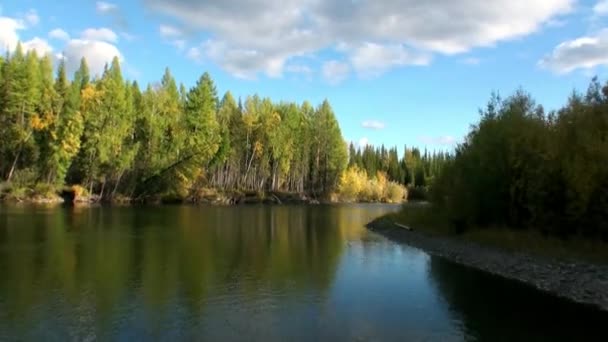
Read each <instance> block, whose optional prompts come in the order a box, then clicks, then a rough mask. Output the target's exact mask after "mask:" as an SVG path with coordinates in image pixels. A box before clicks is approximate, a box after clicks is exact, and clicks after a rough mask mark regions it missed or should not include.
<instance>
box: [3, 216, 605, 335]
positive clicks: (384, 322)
mask: <svg viewBox="0 0 608 342" xmlns="http://www.w3.org/2000/svg"><path fill="white" fill-rule="evenodd" d="M396 209H398V208H397V207H395V206H383V205H360V206H357V205H354V206H315V207H311V206H244V207H230V208H221V207H190V206H175V207H142V208H103V207H102V208H78V207H75V208H40V207H36V208H31V207H30V208H28V207H6V206H0V341H7V340H8V341H12V340H32V341H38V340H45V341H65V340H92V339H99V340H125V341H130V340H217V341H231V340H260V341H285V340H298V341H300V340H302V341H311V340H332V341H333V340H363V341H366V340H381V341H403V340H441V341H450V340H455V341H458V340H463V339H469V340H479V341H485V340H490V341H500V340H509V341H518V340H550V341H555V340H560V339H562V340H580V337H581V336H583V335H581V331H582V332H583V333H585V334H586V335H584V337H585V338H584V339H585V340H589V339H593V336H594V335H597V336H601V335H604V336H601V337H606V336H605V335H606V334H607V332H605V331H604V330H603V329H604V328H603V325H602V324H603V323H602V322H608V320H607V319H606V315H604V314H598V313H596V312H593V311H589V310H587V309H585V308H581V307H579V306H572V305H569V304H567V303H564V302H563V301H561V300H557V299H555V298H552V297H546V296H543V295H542V294H539V293H538V292H536V291H532V290H530V289H529V288H526V287H521V286H517V285H516V284H513V283H512V282H505V281H502V280H500V279H498V280H497V279H495V278H493V277H488V276H486V275H484V274H480V273H478V272H475V271H471V270H468V269H465V268H462V267H459V266H457V265H453V264H450V263H447V262H445V261H441V260H438V259H435V258H431V257H429V256H428V255H426V254H425V253H423V252H421V251H419V250H416V249H413V248H409V247H407V246H400V245H397V244H395V243H392V242H390V241H388V240H386V239H383V238H381V237H380V236H378V235H375V234H373V233H368V232H367V230H366V229H365V228H364V227H363V225H364V224H365V223H366V222H368V221H370V220H371V219H372V218H374V217H377V216H380V215H381V214H383V213H385V212H387V211H390V210H396ZM590 334H591V335H590ZM590 336H591V337H590ZM604 340H608V339H604Z"/></svg>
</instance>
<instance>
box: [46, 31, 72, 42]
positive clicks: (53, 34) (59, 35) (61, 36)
mask: <svg viewBox="0 0 608 342" xmlns="http://www.w3.org/2000/svg"><path fill="white" fill-rule="evenodd" d="M49 37H50V38H52V39H57V40H66V41H67V40H70V35H69V34H68V33H67V32H65V31H64V30H62V29H60V28H56V29H53V30H52V31H50V32H49Z"/></svg>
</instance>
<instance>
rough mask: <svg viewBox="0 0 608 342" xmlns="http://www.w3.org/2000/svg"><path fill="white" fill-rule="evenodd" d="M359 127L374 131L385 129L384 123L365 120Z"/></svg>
mask: <svg viewBox="0 0 608 342" xmlns="http://www.w3.org/2000/svg"><path fill="white" fill-rule="evenodd" d="M361 127H363V128H368V129H374V130H381V129H384V127H386V125H385V124H384V122H380V121H377V120H367V121H363V122H362V123H361Z"/></svg>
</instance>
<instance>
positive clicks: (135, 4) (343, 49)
mask: <svg viewBox="0 0 608 342" xmlns="http://www.w3.org/2000/svg"><path fill="white" fill-rule="evenodd" d="M0 8H1V12H0V44H1V46H2V47H3V49H6V48H7V47H8V48H10V47H11V46H14V44H15V43H16V41H17V40H20V41H22V42H24V44H25V46H26V48H28V49H36V50H37V51H39V52H43V53H46V52H49V53H52V54H53V55H54V56H55V57H56V58H57V59H58V58H66V60H67V63H68V66H70V67H71V68H74V67H75V65H76V64H77V62H78V60H79V59H80V57H82V56H86V57H87V59H88V60H89V63H90V64H91V65H92V68H93V69H96V70H100V69H101V68H102V66H103V64H104V63H105V62H107V61H109V60H110V59H111V58H112V57H113V56H114V55H116V54H118V55H119V56H120V58H121V60H122V62H123V70H124V73H125V75H126V76H127V77H128V78H131V79H137V80H138V81H139V82H140V83H142V84H146V83H148V82H155V81H157V80H158V79H160V77H161V75H162V72H163V70H164V68H165V66H169V67H170V68H171V70H172V72H173V74H174V75H175V77H176V78H177V80H178V81H182V82H184V83H185V84H186V85H187V86H191V85H193V83H194V82H195V81H196V79H197V78H198V77H199V75H200V74H201V73H203V72H205V71H208V72H209V73H210V74H211V75H212V77H213V78H214V80H215V81H216V84H217V88H218V91H219V92H220V94H221V93H223V92H224V91H226V90H230V91H232V92H233V94H235V95H236V96H243V97H244V96H247V95H250V94H254V93H257V94H259V95H261V96H269V97H271V98H272V99H274V100H277V101H279V100H286V101H298V102H301V101H303V100H310V101H311V102H313V103H314V104H318V103H320V102H321V101H322V100H323V99H324V98H327V99H329V101H330V102H331V103H332V105H333V107H334V110H335V112H336V115H337V117H338V120H339V121H340V125H341V127H342V132H343V135H344V137H345V139H347V140H349V141H354V142H357V143H359V142H361V143H365V142H369V143H372V144H381V143H384V144H386V145H391V146H392V145H398V146H402V145H403V144H407V145H410V146H412V145H416V146H421V147H425V146H426V147H428V148H429V149H450V148H452V147H453V146H454V144H455V143H456V142H458V141H460V140H461V139H462V137H463V136H464V135H465V134H466V132H467V131H468V129H469V126H470V125H471V124H473V123H475V122H476V121H477V119H478V108H480V107H483V106H484V105H485V103H486V102H487V100H488V98H489V95H490V93H491V92H492V91H498V92H500V93H501V94H502V95H508V94H510V93H512V92H513V91H514V90H515V89H517V88H518V87H520V86H521V87H523V88H524V89H525V90H526V91H529V92H530V93H532V95H533V96H534V97H535V99H536V100H537V101H538V102H539V103H541V104H543V105H544V106H545V108H546V109H554V108H557V107H559V106H561V105H562V104H563V103H564V102H565V99H566V98H567V97H568V95H569V94H570V93H571V91H572V90H573V89H574V88H576V89H579V90H581V91H582V90H585V89H586V86H587V84H588V82H589V80H590V78H591V77H592V76H593V75H598V76H599V77H600V78H602V77H604V76H605V73H606V68H605V65H606V64H608V0H600V1H596V0H593V1H576V0H526V1H513V0H493V1H485V2H483V1H477V0H452V1H428V4H427V3H426V2H421V1H417V0H384V1H372V0H333V1H322V0H281V1H279V0H247V1H243V0H240V1H239V0H223V1H217V0H216V1H196V0H174V1H170V0H126V1H105V2H103V1H94V0H56V1H40V0H38V1H34V0H20V1H16V0H15V1H13V0H11V1H3V0H0Z"/></svg>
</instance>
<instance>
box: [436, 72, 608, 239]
mask: <svg viewBox="0 0 608 342" xmlns="http://www.w3.org/2000/svg"><path fill="white" fill-rule="evenodd" d="M434 185H435V186H434V187H433V189H434V190H433V196H434V201H435V204H436V205H438V206H439V207H440V208H442V209H443V210H444V212H445V213H447V215H448V217H449V219H450V220H451V221H452V223H453V224H454V225H455V227H456V228H458V229H459V230H464V229H467V228H469V227H473V226H482V227H488V226H508V227H513V228H520V229H537V230H540V231H542V232H545V233H551V234H554V235H560V236H569V235H582V236H587V237H596V238H598V237H601V238H602V239H604V240H608V84H606V85H604V86H602V85H601V84H600V83H599V82H598V80H597V79H596V78H594V79H593V81H592V82H591V84H590V86H589V88H588V90H587V92H586V94H580V93H577V92H574V93H573V94H572V95H571V96H570V98H569V99H568V101H567V104H566V105H565V106H564V107H563V108H560V109H559V110H557V111H553V112H550V113H545V111H544V110H543V107H542V106H540V105H537V104H536V103H535V101H534V100H533V99H532V98H531V96H530V95H528V94H526V93H524V92H523V91H518V92H516V93H515V94H514V95H512V96H510V97H508V98H507V99H504V100H503V99H500V98H499V97H498V96H493V97H492V99H491V100H490V101H489V103H488V105H487V107H486V108H485V109H483V110H481V121H480V122H479V124H478V125H477V126H475V127H474V128H473V129H472V130H471V132H470V133H469V134H468V136H467V138H466V141H465V142H464V143H463V144H461V145H460V146H458V148H457V149H456V154H455V158H454V159H453V160H452V161H450V162H449V163H448V164H447V165H446V166H445V168H444V169H443V171H442V172H441V174H440V176H439V178H438V179H437V180H436V182H435V184H434Z"/></svg>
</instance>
